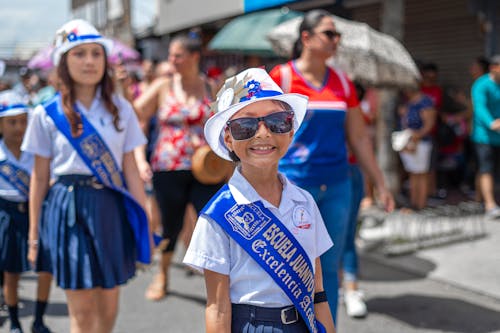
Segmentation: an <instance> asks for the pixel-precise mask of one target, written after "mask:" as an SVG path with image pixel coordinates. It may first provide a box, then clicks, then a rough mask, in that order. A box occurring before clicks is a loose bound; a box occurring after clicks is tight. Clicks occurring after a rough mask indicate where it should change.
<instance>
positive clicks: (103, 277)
mask: <svg viewBox="0 0 500 333" xmlns="http://www.w3.org/2000/svg"><path fill="white" fill-rule="evenodd" d="M111 46H112V45H111V42H110V41H109V40H108V39H106V38H103V37H102V36H101V35H100V34H99V33H98V32H97V30H96V29H95V28H94V27H93V26H92V25H90V24H89V23H88V22H86V21H83V20H73V21H70V22H68V23H66V24H65V25H64V26H63V27H62V28H61V29H60V30H59V31H58V32H57V35H56V47H55V50H54V54H53V60H54V64H55V65H56V66H57V71H58V76H59V79H60V93H59V94H58V95H56V96H55V97H54V98H53V99H52V100H50V101H48V102H47V103H45V104H43V105H41V106H38V107H37V108H36V109H35V110H34V114H33V117H32V119H31V121H30V123H29V126H28V130H27V134H26V137H25V141H24V143H23V149H24V150H25V151H28V152H31V153H33V154H35V164H34V169H33V177H32V182H31V185H32V186H31V189H30V230H29V240H30V245H37V246H30V248H29V254H28V255H29V259H30V260H31V261H32V262H36V269H37V270H38V271H49V272H52V273H53V274H54V279H55V281H56V283H57V285H58V286H59V287H61V288H63V289H64V291H65V293H66V297H67V302H68V309H69V316H70V323H71V330H70V331H71V332H72V333H77V332H78V333H79V332H111V331H112V329H113V326H114V323H115V320H116V316H117V311H118V297H119V286H120V285H123V284H125V283H126V282H127V281H128V280H129V279H130V278H132V277H133V276H134V274H135V265H136V260H137V261H140V262H143V263H149V262H150V235H149V229H148V225H147V218H146V216H145V213H144V210H143V208H142V207H143V206H144V200H145V194H144V187H143V184H142V182H141V180H140V177H139V173H138V171H137V167H136V164H135V159H134V155H133V150H134V148H136V147H137V146H140V145H143V144H145V143H146V139H145V137H144V135H143V133H142V131H141V129H140V126H139V123H138V120H137V118H136V116H135V113H134V111H133V109H132V107H131V105H130V104H129V103H128V102H127V101H126V100H125V99H124V98H122V97H121V96H118V95H116V94H114V93H113V88H114V87H113V83H112V80H111V78H110V76H109V75H108V65H107V60H106V54H108V53H109V51H110V49H111ZM50 170H52V173H53V175H54V176H55V177H56V181H55V184H53V185H52V186H49V174H50Z"/></svg>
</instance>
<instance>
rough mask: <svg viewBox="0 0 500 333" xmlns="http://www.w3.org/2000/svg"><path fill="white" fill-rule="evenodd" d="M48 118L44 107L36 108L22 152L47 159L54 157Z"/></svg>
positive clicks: (25, 136)
mask: <svg viewBox="0 0 500 333" xmlns="http://www.w3.org/2000/svg"><path fill="white" fill-rule="evenodd" d="M47 117H48V116H47V114H46V112H45V109H44V108H43V106H41V105H39V106H37V107H36V108H35V110H34V111H33V113H32V115H31V117H30V121H29V123H28V127H27V129H26V133H25V135H24V139H23V143H22V145H21V150H23V151H26V152H29V153H32V154H34V155H39V156H42V157H45V158H51V157H52V155H53V151H52V139H51V136H50V125H49V122H48V119H47Z"/></svg>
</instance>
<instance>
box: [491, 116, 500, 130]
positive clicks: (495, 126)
mask: <svg viewBox="0 0 500 333" xmlns="http://www.w3.org/2000/svg"><path fill="white" fill-rule="evenodd" d="M490 129H491V130H492V131H500V119H495V120H494V121H493V123H491V126H490Z"/></svg>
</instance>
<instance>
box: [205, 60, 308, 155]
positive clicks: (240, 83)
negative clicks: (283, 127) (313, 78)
mask: <svg viewBox="0 0 500 333" xmlns="http://www.w3.org/2000/svg"><path fill="white" fill-rule="evenodd" d="M265 100H274V101H282V102H285V103H287V104H288V105H290V106H291V108H292V110H293V112H294V121H293V129H294V131H297V129H298V128H299V127H300V124H302V120H304V116H305V114H306V111H307V102H308V97H307V96H304V95H301V94H284V93H283V91H282V90H281V88H280V87H279V86H278V85H277V84H276V83H275V82H274V81H273V79H271V77H270V76H269V74H267V72H266V71H265V70H264V69H262V68H249V69H247V70H244V71H243V72H241V73H239V74H237V75H236V76H233V77H230V78H228V79H227V80H226V82H225V83H224V86H223V87H222V88H221V89H220V90H219V92H218V93H217V100H216V101H215V103H214V104H213V105H212V108H213V110H214V112H215V114H214V115H213V116H212V117H211V118H210V119H208V121H207V122H206V124H205V130H204V132H205V139H206V140H207V143H208V144H209V145H210V148H212V150H213V151H214V152H215V153H216V154H217V155H219V156H220V157H222V158H224V159H226V160H229V161H231V157H230V156H229V150H228V149H227V147H226V144H225V143H224V129H225V128H226V123H227V122H228V120H229V119H231V117H232V116H233V115H234V114H235V113H236V112H238V111H239V110H241V109H242V108H244V107H245V106H247V105H250V104H252V103H255V102H259V101H265Z"/></svg>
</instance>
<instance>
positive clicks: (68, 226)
mask: <svg viewBox="0 0 500 333" xmlns="http://www.w3.org/2000/svg"><path fill="white" fill-rule="evenodd" d="M90 180H91V177H89V176H80V175H71V176H63V177H60V178H59V180H58V181H57V182H56V183H55V184H54V185H53V186H52V187H51V188H50V190H49V193H48V194H47V197H46V199H45V201H44V203H43V208H42V214H41V218H40V224H39V251H38V258H37V265H36V270H37V271H46V272H50V273H52V274H53V275H54V280H55V281H56V283H57V285H58V286H59V287H61V288H63V289H89V288H97V287H101V288H113V287H115V286H118V285H122V284H124V283H126V282H127V281H128V280H129V279H130V278H132V277H133V276H134V274H135V262H136V246H135V240H134V236H133V232H132V228H131V227H130V225H129V223H128V221H127V217H126V215H125V208H124V205H123V197H122V195H121V194H119V193H117V192H115V191H113V190H111V189H109V188H105V187H103V186H102V185H99V186H92V185H89V184H90V183H92V182H90Z"/></svg>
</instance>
